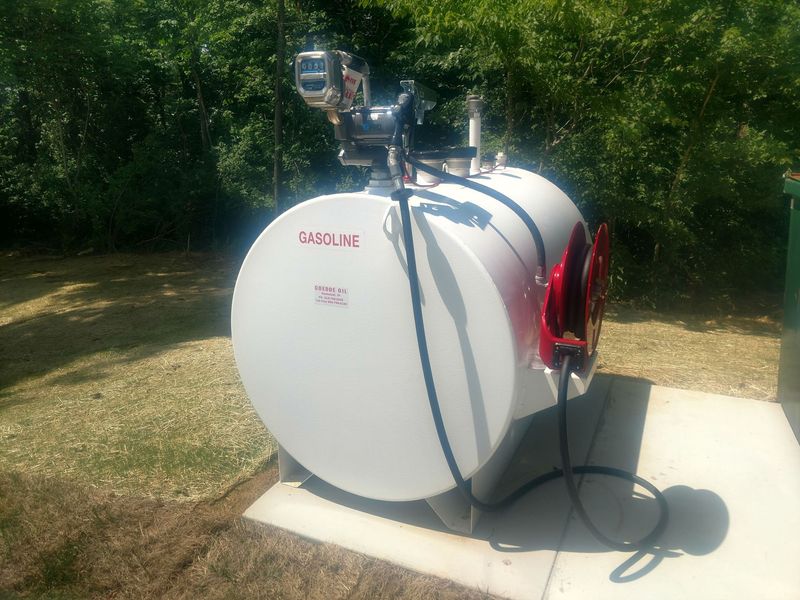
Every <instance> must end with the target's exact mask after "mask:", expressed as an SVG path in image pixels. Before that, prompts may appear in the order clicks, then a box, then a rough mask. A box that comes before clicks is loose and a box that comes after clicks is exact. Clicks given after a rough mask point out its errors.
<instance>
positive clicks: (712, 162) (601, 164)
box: [0, 0, 800, 297]
mask: <svg viewBox="0 0 800 600" xmlns="http://www.w3.org/2000/svg"><path fill="white" fill-rule="evenodd" d="M314 46H316V47H320V48H332V47H339V48H343V49H347V50H352V51H354V52H356V53H358V54H360V55H362V56H364V57H365V58H366V59H367V60H368V61H369V62H370V64H371V65H372V67H373V73H374V77H373V79H374V85H373V87H374V89H375V91H376V93H377V95H378V96H379V99H383V100H390V99H391V98H392V96H393V95H394V94H395V93H396V82H397V80H398V79H399V78H401V77H410V78H417V79H420V80H422V81H425V82H426V83H427V84H428V85H429V86H430V87H433V88H435V89H437V90H438V91H439V92H440V95H441V101H440V105H439V107H437V109H436V110H435V111H434V112H433V113H431V121H430V124H429V125H428V126H427V128H426V131H425V132H424V136H423V137H422V141H423V142H427V143H429V144H433V145H435V144H441V143H463V142H464V141H465V140H466V122H465V116H464V108H463V98H464V95H465V94H466V93H467V92H477V93H481V94H482V95H483V96H484V97H485V98H486V100H487V103H488V106H489V109H488V113H487V115H486V120H485V124H484V135H485V145H486V147H487V149H488V150H489V151H496V150H500V149H503V150H505V151H506V152H507V153H508V154H509V156H510V158H511V161H512V163H514V164H518V165H521V166H524V167H527V168H531V169H533V170H535V171H538V172H541V173H542V174H543V175H545V176H547V177H549V178H551V179H553V180H554V181H555V182H556V183H557V184H558V185H560V186H561V187H563V188H564V189H565V190H566V191H567V192H568V193H569V194H570V195H571V196H572V197H573V198H574V199H575V200H576V201H577V202H578V204H579V205H580V207H581V209H582V210H583V212H584V214H585V215H587V217H588V218H589V220H590V222H591V223H593V224H594V225H596V224H598V223H599V222H602V221H608V222H609V223H610V225H611V228H612V235H613V242H614V255H615V260H614V277H615V280H616V281H615V289H616V291H617V293H619V294H622V295H627V296H639V297H648V295H650V294H652V291H653V290H656V289H661V290H663V289H664V288H665V287H666V288H671V289H672V290H674V291H675V292H676V293H683V292H687V291H706V292H708V291H713V292H719V291H725V290H736V289H739V288H741V287H743V286H751V287H753V286H755V285H766V286H772V287H776V286H779V285H780V281H781V272H782V268H783V256H784V249H785V244H784V238H785V231H786V228H785V227H786V224H785V210H784V205H783V203H782V201H781V197H780V186H781V174H782V173H783V172H784V171H785V170H786V169H787V168H788V167H791V166H793V165H794V166H797V163H798V162H800V161H799V160H798V159H800V135H799V134H800V127H799V126H798V118H797V117H798V115H800V6H799V5H798V3H796V2H789V3H787V2H785V1H783V0H728V1H726V2H714V1H712V0H708V1H705V2H694V3H688V2H685V1H683V0H652V1H646V0H627V1H623V0H611V1H605V2H599V1H597V0H565V1H555V0H501V1H489V0H471V1H470V2H469V3H467V4H465V3H463V2H456V1H455V0H432V1H431V2H426V3H420V2H412V1H410V0H361V1H360V2H357V1H356V0H334V1H329V2H322V1H321V0H308V1H306V0H301V1H298V2H292V3H287V6H286V47H287V56H286V59H285V60H286V67H287V68H286V69H285V73H286V75H285V77H284V79H283V81H282V82H280V85H282V86H283V90H285V93H284V94H283V97H284V102H283V107H284V116H283V124H284V127H283V143H282V148H283V157H282V163H283V172H282V181H280V182H279V183H280V186H274V183H275V182H274V181H273V180H274V175H273V169H272V165H273V156H274V150H275V148H274V140H275V135H274V131H273V116H274V111H275V89H276V88H275V73H276V6H275V5H273V3H271V2H263V1H259V0H116V1H114V0H27V1H26V2H4V3H0V235H2V239H3V240H4V241H5V242H6V243H7V244H30V243H36V244H41V245H45V246H49V247H62V248H66V249H75V248H83V247H86V246H92V247H94V248H95V249H97V250H114V249H118V248H144V249H157V248H170V247H185V246H187V245H190V246H191V247H219V246H225V245H230V244H246V243H247V241H248V240H249V239H252V236H253V235H254V234H255V233H256V232H257V231H258V230H259V229H260V228H261V227H263V225H264V224H265V223H266V221H267V220H268V219H269V218H271V217H272V216H273V214H274V204H275V202H274V197H273V189H274V188H275V189H277V187H280V189H282V190H283V193H284V194H286V195H287V204H292V203H294V202H297V201H300V200H303V199H306V198H308V197H311V196H313V195H317V194H319V193H322V192H329V191H333V190H337V189H345V188H348V187H349V188H355V187H358V185H360V183H361V182H362V181H363V178H364V174H363V173H362V172H360V171H358V170H356V169H344V168H342V167H340V166H339V165H338V163H337V162H336V159H335V155H336V148H335V144H334V142H333V139H332V132H331V130H330V128H329V127H328V126H327V125H326V124H325V122H324V117H323V116H322V115H321V114H319V113H318V111H310V110H308V109H307V108H306V107H305V106H304V105H303V103H302V102H301V101H300V100H299V98H298V97H297V95H296V94H294V93H293V91H292V89H291V85H292V82H291V78H292V71H291V68H290V66H291V61H292V59H293V56H294V54H295V53H296V52H297V51H300V50H303V49H309V48H312V47H314ZM381 95H383V97H382V98H381ZM281 202H282V203H283V202H284V200H283V199H282V200H281Z"/></svg>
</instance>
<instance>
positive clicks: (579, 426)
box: [304, 375, 729, 583]
mask: <svg viewBox="0 0 800 600" xmlns="http://www.w3.org/2000/svg"><path fill="white" fill-rule="evenodd" d="M650 386H651V384H650V382H647V381H645V380H641V379H639V380H637V379H631V378H623V377H614V378H612V377H609V376H603V375H597V376H596V378H595V381H594V382H593V384H592V388H591V390H590V392H589V393H588V394H586V395H585V396H582V397H579V398H575V399H573V400H571V401H570V404H569V424H570V431H571V436H570V448H571V453H572V456H573V462H574V464H576V465H578V464H584V463H585V464H603V465H607V466H613V467H617V468H621V469H625V470H628V471H631V472H634V473H635V472H636V471H637V464H638V462H639V452H640V448H641V445H642V432H643V429H644V418H645V415H646V413H647V404H648V396H649V390H650ZM556 419H557V416H556V412H555V407H552V408H550V409H546V410H543V411H540V412H539V413H537V414H536V415H534V417H533V420H532V422H531V426H530V428H529V430H528V433H527V434H526V436H525V438H524V439H523V441H522V442H521V444H520V447H519V449H518V450H517V453H516V454H515V457H514V459H513V460H512V462H511V465H510V466H509V468H508V469H507V471H506V473H505V474H504V475H503V479H502V481H501V483H500V485H499V486H498V490H497V497H498V498H500V497H503V496H504V495H506V494H507V493H509V492H510V491H511V490H513V489H516V488H517V487H518V486H519V485H521V484H522V483H524V482H525V481H527V480H529V479H532V478H534V477H536V476H537V475H540V474H542V473H545V472H547V471H550V470H553V469H558V468H559V466H560V460H559V455H558V445H557V430H556ZM676 442H678V441H676ZM678 443H679V442H678ZM600 448H602V452H598V450H599V449H600ZM663 451H664V452H669V448H664V449H663ZM587 457H588V460H587ZM639 475H641V476H643V477H645V478H646V479H649V480H650V481H652V482H653V483H654V484H655V485H656V486H658V479H659V477H660V476H663V475H664V474H663V473H661V474H659V473H639ZM304 487H305V488H306V489H307V490H308V491H310V492H311V493H313V494H315V495H317V496H320V497H322V498H324V499H326V500H330V501H332V502H336V503H338V504H342V505H345V506H347V507H349V508H353V509H356V510H359V511H362V512H365V513H369V514H373V515H376V516H379V517H382V518H386V519H391V520H393V521H399V522H401V523H406V524H409V525H413V526H416V527H424V528H427V529H431V530H435V531H440V532H445V533H448V534H450V535H454V536H460V535H462V534H459V533H455V532H452V531H450V530H448V529H447V528H446V527H445V526H444V525H443V524H442V523H441V521H439V519H438V517H437V516H436V515H435V513H434V512H433V511H432V510H431V509H430V507H429V506H428V505H427V503H426V502H425V501H424V500H419V501H416V502H379V501H373V500H368V499H365V498H361V497H358V496H354V495H352V494H348V493H346V492H343V491H341V490H339V489H337V488H334V487H333V486H330V485H329V484H327V483H325V482H323V481H321V480H319V479H318V478H316V477H314V478H312V479H311V480H309V481H308V482H307V483H306V484H305V485H304ZM662 492H663V494H664V496H665V497H666V499H667V502H668V504H669V509H670V519H669V524H668V526H667V529H666V530H665V532H664V534H663V535H662V536H661V538H660V539H659V540H658V542H657V546H656V547H655V548H653V549H652V551H649V552H637V553H632V554H631V555H625V554H620V556H621V557H622V558H624V559H625V560H624V562H622V564H620V566H619V567H618V568H617V569H615V570H614V571H613V572H612V573H611V574H610V575H609V578H610V579H611V580H612V581H615V582H619V583H624V582H626V581H633V580H635V579H639V578H641V577H643V576H645V575H647V574H648V573H650V572H652V571H653V570H654V569H655V568H656V567H657V566H658V564H659V563H661V561H663V560H664V559H666V558H669V559H678V558H679V557H680V556H681V555H682V554H684V553H685V554H690V555H704V554H709V553H711V552H713V551H714V550H715V549H716V548H717V547H719V545H720V544H721V543H722V542H723V540H724V539H725V536H726V534H727V531H728V526H729V515H728V510H727V507H726V504H725V502H724V501H723V499H722V498H721V497H720V496H719V495H717V494H715V493H714V492H713V491H711V490H703V489H692V488H690V487H687V486H682V485H676V486H671V487H669V488H667V489H663V490H662ZM581 498H582V500H583V502H584V505H585V506H586V509H587V511H588V513H589V514H590V515H591V517H592V519H593V521H594V523H595V524H596V525H597V527H598V528H599V529H600V530H601V531H603V532H605V533H606V534H607V535H608V536H609V537H611V538H612V539H617V540H620V541H631V540H639V539H641V538H642V537H644V536H645V535H646V534H647V533H649V531H650V530H651V529H652V528H653V527H654V526H655V523H656V522H657V520H658V506H657V504H656V501H655V500H654V499H653V498H652V497H649V496H647V495H644V494H643V493H641V492H640V491H639V489H638V488H634V486H633V484H632V483H630V482H627V481H624V480H619V479H616V478H612V477H603V476H599V475H587V476H584V478H583V480H582V482H581ZM472 537H475V538H478V539H484V540H486V541H487V543H489V544H490V545H491V546H492V548H493V549H495V550H497V551H501V552H510V553H520V552H533V551H537V550H556V551H559V552H579V553H593V552H611V551H612V550H610V549H608V548H607V547H605V546H603V545H602V544H601V543H600V542H598V541H597V540H596V539H595V538H594V537H592V535H591V534H590V533H589V531H588V530H587V529H586V528H585V526H584V525H583V523H581V522H580V521H579V520H578V519H577V517H576V516H575V515H573V514H572V509H571V504H570V501H569V498H568V496H567V493H566V489H565V487H564V485H563V480H561V479H556V480H554V481H552V482H549V483H546V484H545V485H543V486H541V487H539V488H536V489H535V490H533V491H532V492H530V493H529V494H528V495H527V496H525V497H523V498H522V499H520V500H519V501H518V502H517V503H516V504H515V505H513V506H512V507H511V508H509V509H508V510H506V511H504V512H502V513H488V514H484V515H483V516H482V517H481V520H480V522H479V523H478V526H477V529H476V531H475V532H474V533H473V536H472Z"/></svg>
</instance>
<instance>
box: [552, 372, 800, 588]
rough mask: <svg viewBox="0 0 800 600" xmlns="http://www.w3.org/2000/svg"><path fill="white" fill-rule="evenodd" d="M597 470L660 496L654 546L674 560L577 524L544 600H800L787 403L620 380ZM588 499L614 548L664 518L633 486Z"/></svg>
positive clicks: (604, 487)
mask: <svg viewBox="0 0 800 600" xmlns="http://www.w3.org/2000/svg"><path fill="white" fill-rule="evenodd" d="M642 419H643V420H644V423H643V425H644V430H643V434H642V435H641V438H642V445H641V449H640V451H639V452H638V453H634V454H631V453H630V452H629V449H630V447H631V444H630V443H629V440H627V439H626V438H628V437H629V436H631V435H634V436H636V437H638V436H639V433H637V431H636V430H637V429H639V428H640V424H641V421H642ZM590 462H591V463H594V464H605V465H615V466H620V467H622V468H625V469H628V470H632V471H635V472H638V474H639V475H641V476H642V477H644V478H645V479H648V480H650V481H652V482H653V483H654V484H655V485H657V486H658V487H659V488H660V489H661V490H662V492H663V493H664V495H665V496H666V498H667V500H668V502H669V506H670V523H669V526H668V528H667V530H666V531H665V533H664V535H663V536H662V538H661V540H660V543H659V545H660V546H661V547H662V548H664V549H667V550H670V551H672V552H671V554H672V556H662V557H653V555H645V556H641V555H639V556H636V557H634V556H631V555H628V556H626V555H623V554H619V553H615V552H609V551H608V550H607V549H606V548H604V547H603V546H601V545H600V544H599V543H598V542H596V541H594V539H593V538H592V537H591V535H590V534H589V532H588V531H587V530H586V528H585V527H584V526H583V524H582V523H580V522H578V521H577V520H576V519H574V518H573V519H572V520H571V522H570V525H569V529H568V532H567V535H566V537H565V539H564V543H563V544H562V548H561V549H560V551H559V554H558V557H557V559H556V561H555V565H554V568H553V572H552V576H551V579H550V582H549V584H548V588H547V593H546V595H545V596H544V597H545V598H547V599H551V600H554V599H556V598H558V599H568V598H595V599H602V598H614V599H620V600H622V599H625V598H631V599H633V598H636V599H641V598H649V599H657V598H704V599H706V600H712V599H716V598H719V599H723V598H724V599H726V600H730V599H735V598H742V599H751V598H759V599H761V600H764V599H772V598H774V599H784V598H785V599H797V598H800V511H798V509H797V506H798V500H800V446H798V444H797V442H796V440H795V438H794V435H793V433H792V429H791V427H790V426H789V424H788V422H787V420H786V418H785V416H784V414H783V411H782V410H781V407H780V405H778V404H773V403H767V402H759V401H754V400H744V399H740V398H731V397H727V396H718V395H713V394H704V393H700V392H692V391H686V390H676V389H670V388H663V387H657V386H653V387H650V386H649V385H646V384H642V383H633V382H630V381H624V380H618V381H616V382H615V384H614V387H613V390H612V393H611V394H610V398H609V402H608V405H607V408H606V413H605V415H604V419H603V424H602V426H601V428H600V430H599V431H598V434H597V438H596V441H595V445H594V448H593V450H592V454H591V459H590ZM581 496H582V497H583V498H584V501H585V504H586V506H587V510H589V512H590V514H592V515H595V522H596V523H597V525H598V526H599V527H600V528H601V529H602V530H603V531H605V532H607V533H608V534H609V535H611V536H612V537H614V538H616V539H636V538H637V537H641V536H642V535H643V534H644V533H646V532H647V531H648V530H649V528H650V527H652V524H653V523H654V522H655V519H656V517H657V515H656V507H655V502H654V501H653V500H650V499H649V498H643V497H641V496H639V495H638V494H634V493H632V490H631V484H629V483H628V484H627V485H622V484H621V483H618V482H616V481H615V480H613V479H610V478H602V477H595V476H591V477H587V478H585V480H584V481H583V483H582V486H581Z"/></svg>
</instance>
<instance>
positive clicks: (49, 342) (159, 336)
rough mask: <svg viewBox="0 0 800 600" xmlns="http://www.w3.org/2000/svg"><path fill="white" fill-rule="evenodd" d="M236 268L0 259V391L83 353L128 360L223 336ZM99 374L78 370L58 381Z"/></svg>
mask: <svg viewBox="0 0 800 600" xmlns="http://www.w3.org/2000/svg"><path fill="white" fill-rule="evenodd" d="M237 267H238V265H237V264H235V261H234V260H233V259H230V260H226V259H224V258H219V257H211V256H195V257H188V258H187V257H184V256H178V255H158V256H152V255H151V256H137V255H117V256H101V257H85V258H71V259H21V258H10V257H3V258H0V307H2V308H1V309H0V310H2V313H0V365H2V367H0V369H1V370H0V389H2V388H6V387H10V386H12V385H14V384H15V383H18V382H20V381H22V380H24V379H26V378H28V377H31V376H34V375H40V374H44V373H48V372H52V371H55V370H57V369H59V368H61V367H64V366H66V365H68V364H69V363H71V362H73V361H75V360H76V359H79V358H81V357H82V356H86V355H91V354H96V353H100V352H104V351H113V352H116V353H119V354H122V355H124V358H123V360H137V359H139V358H142V357H145V356H149V355H152V354H155V353H157V352H159V351H161V350H163V349H164V348H165V347H167V346H170V345H174V344H177V343H181V342H187V341H192V340H198V339H205V338H209V337H216V336H226V335H229V334H230V302H231V296H232V293H233V284H234V282H235V277H236V272H237ZM98 377H102V372H100V371H93V370H78V371H76V372H68V373H64V374H61V375H59V378H58V379H57V381H59V382H62V383H76V382H80V381H87V380H91V379H94V378H98ZM7 405H8V398H6V399H5V401H4V400H0V407H2V406H7Z"/></svg>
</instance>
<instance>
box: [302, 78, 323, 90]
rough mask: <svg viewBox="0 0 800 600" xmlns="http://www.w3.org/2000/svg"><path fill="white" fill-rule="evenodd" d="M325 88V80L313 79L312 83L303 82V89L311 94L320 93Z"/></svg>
mask: <svg viewBox="0 0 800 600" xmlns="http://www.w3.org/2000/svg"><path fill="white" fill-rule="evenodd" d="M324 87H325V80H324V79H313V80H311V81H304V82H303V89H304V90H307V91H309V92H318V91H320V90H321V89H322V88H324Z"/></svg>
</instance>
